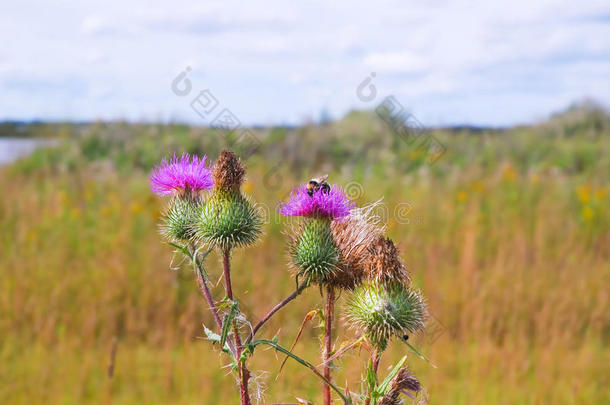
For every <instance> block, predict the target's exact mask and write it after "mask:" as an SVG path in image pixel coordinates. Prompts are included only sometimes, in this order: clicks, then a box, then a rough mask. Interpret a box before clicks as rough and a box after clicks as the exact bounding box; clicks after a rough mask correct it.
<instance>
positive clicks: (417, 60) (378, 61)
mask: <svg viewBox="0 0 610 405" xmlns="http://www.w3.org/2000/svg"><path fill="white" fill-rule="evenodd" d="M364 65H365V66H367V67H369V68H371V69H373V70H376V71H380V72H385V73H418V72H423V71H425V70H426V69H427V68H428V67H429V64H428V63H427V62H426V60H425V59H424V58H423V57H422V56H421V55H418V54H416V53H414V52H408V51H402V52H376V53H371V54H369V55H367V56H366V57H365V58H364Z"/></svg>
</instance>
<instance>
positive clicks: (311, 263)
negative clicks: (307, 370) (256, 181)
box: [281, 185, 354, 405]
mask: <svg viewBox="0 0 610 405" xmlns="http://www.w3.org/2000/svg"><path fill="white" fill-rule="evenodd" d="M353 206H354V203H352V202H351V201H349V200H348V198H347V197H346V196H345V193H344V192H343V190H342V189H340V188H339V187H337V186H335V185H333V186H329V188H328V189H325V188H319V189H317V190H314V191H313V192H312V191H311V190H308V189H307V186H302V187H300V188H297V189H295V190H293V191H292V194H291V195H290V199H289V200H288V202H287V203H285V204H284V206H283V207H282V211H281V212H282V214H283V215H286V216H299V217H304V221H305V222H304V223H303V224H302V225H301V227H300V229H299V230H298V231H297V232H298V233H297V234H296V235H294V236H293V237H291V243H290V253H291V256H292V260H293V265H294V266H295V268H296V269H297V279H298V277H299V276H301V275H302V276H304V277H305V279H306V282H307V283H308V284H309V283H311V282H313V283H316V284H318V285H319V286H320V291H322V288H323V287H326V301H325V304H324V339H323V348H322V362H323V364H324V378H325V379H326V380H328V381H332V379H331V364H330V363H329V359H330V357H331V355H332V351H333V349H332V323H333V315H334V307H335V287H336V286H335V283H334V282H333V281H334V280H335V279H336V275H337V273H338V272H339V268H338V267H337V265H338V264H339V259H340V255H341V253H340V251H339V248H338V246H337V244H336V242H335V240H334V238H333V234H332V230H331V222H333V221H337V220H341V219H343V218H345V217H346V216H348V215H349V213H350V209H351V208H352V207H353ZM323 391H324V404H325V405H329V404H330V401H331V396H330V395H331V394H330V387H329V386H328V385H327V384H325V385H324V386H323Z"/></svg>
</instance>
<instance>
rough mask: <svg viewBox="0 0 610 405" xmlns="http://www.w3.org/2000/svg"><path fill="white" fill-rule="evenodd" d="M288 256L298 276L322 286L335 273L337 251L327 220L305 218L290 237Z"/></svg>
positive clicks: (337, 258) (337, 257) (337, 260)
mask: <svg viewBox="0 0 610 405" xmlns="http://www.w3.org/2000/svg"><path fill="white" fill-rule="evenodd" d="M290 254H291V257H292V263H293V265H294V266H295V267H296V269H297V272H298V274H300V275H303V276H305V277H306V279H307V280H309V281H310V282H314V283H318V284H323V283H325V282H326V281H327V280H329V279H330V278H331V277H332V276H333V274H334V273H335V272H336V271H337V267H336V266H337V263H338V262H339V251H338V250H337V246H336V245H335V242H334V240H333V235H332V232H331V230H330V220H329V219H328V218H307V219H306V220H305V223H304V224H302V225H301V227H300V230H298V231H297V233H296V236H292V237H291V242H290Z"/></svg>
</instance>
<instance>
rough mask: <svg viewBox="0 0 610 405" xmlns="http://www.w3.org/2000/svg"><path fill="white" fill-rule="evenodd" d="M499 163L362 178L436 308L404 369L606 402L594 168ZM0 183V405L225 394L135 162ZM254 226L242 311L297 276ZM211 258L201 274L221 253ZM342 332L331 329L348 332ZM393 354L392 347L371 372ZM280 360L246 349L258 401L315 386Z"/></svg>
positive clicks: (435, 388) (240, 280)
mask: <svg viewBox="0 0 610 405" xmlns="http://www.w3.org/2000/svg"><path fill="white" fill-rule="evenodd" d="M497 167H498V168H497V169H494V170H483V169H481V168H479V167H468V166H467V167H465V168H461V169H456V171H455V173H453V174H451V175H450V176H448V177H447V178H440V179H439V178H435V177H432V176H427V175H426V174H425V173H420V174H417V173H414V174H411V175H405V176H400V177H397V176H394V177H393V178H388V176H377V175H375V174H369V175H366V176H363V181H362V184H363V186H364V190H365V194H364V195H363V196H361V197H360V198H359V203H360V204H364V203H366V202H371V201H375V200H377V199H378V198H379V197H381V196H385V200H384V201H385V203H386V204H387V206H388V209H389V212H390V215H389V217H388V218H387V225H388V233H389V235H390V236H391V237H392V238H393V239H394V240H395V241H397V244H398V247H399V248H400V250H401V252H402V253H403V256H404V259H405V263H406V264H407V268H408V269H409V270H410V271H411V274H412V277H413V282H414V284H415V285H417V286H419V287H420V288H422V290H423V292H424V294H425V295H426V296H427V298H428V301H429V304H430V310H431V313H432V314H433V315H434V317H435V320H434V322H433V325H432V327H431V329H430V330H429V332H428V334H427V335H423V336H418V337H415V341H416V342H417V343H418V345H419V346H420V347H421V348H422V350H423V351H424V352H425V353H426V354H427V355H428V356H429V357H430V358H431V359H432V361H433V362H434V363H435V364H436V365H438V368H437V369H434V368H432V367H430V365H429V364H427V363H425V362H423V361H421V360H418V359H417V358H415V357H414V356H411V359H410V364H411V366H412V368H413V370H414V371H415V372H416V375H418V376H419V377H420V379H421V381H422V383H423V385H424V386H425V388H426V390H427V391H428V394H429V402H430V403H431V404H545V403H561V404H596V403H597V404H602V403H608V400H610V390H609V388H608V386H609V381H608V375H609V373H608V371H609V369H608V364H610V350H609V348H608V333H609V326H610V322H609V318H608V314H609V313H610V305H609V302H608V286H609V285H610V229H609V226H608V224H609V223H610V213H609V207H610V196H609V194H610V184H609V183H608V178H607V173H606V174H604V173H597V174H596V175H595V176H589V178H586V179H583V178H578V177H573V176H569V175H562V174H554V173H552V172H548V171H547V172H540V173H520V172H519V171H517V170H516V169H515V168H514V166H513V164H512V162H510V161H507V162H504V164H501V165H498V166H497ZM264 173H265V170H264V169H263V167H261V166H255V167H253V168H251V171H250V172H249V174H248V179H249V180H248V181H247V183H246V184H245V189H246V190H247V191H248V192H249V193H251V194H252V195H253V197H254V198H255V199H256V200H257V201H259V202H264V203H266V204H268V206H269V207H271V209H273V207H274V204H275V202H276V201H277V199H279V198H282V197H283V196H285V194H286V193H287V191H288V190H289V188H290V186H291V185H292V182H291V181H289V179H287V178H284V183H283V187H281V188H280V189H278V190H268V189H266V188H265V186H264V185H263V183H262V179H263V176H264ZM332 175H333V176H334V179H333V180H334V181H337V182H342V181H343V182H347V181H349V178H348V177H347V176H346V177H344V178H340V176H339V175H338V174H335V173H333V174H332ZM0 189H1V190H2V198H1V199H0V230H1V232H0V235H1V236H0V237H1V239H0V257H1V261H0V272H1V274H2V278H1V279H0V290H1V291H2V293H0V314H1V316H0V336H1V338H0V342H1V343H0V345H1V347H0V364H2V366H0V381H2V383H1V384H0V403H11V404H12V403H15V404H19V403H48V404H55V403H62V404H67V403H114V404H129V403H158V404H165V403H177V404H180V403H195V402H197V403H204V404H224V403H235V402H236V400H237V397H238V392H237V390H236V389H235V386H234V384H233V381H232V380H231V377H230V376H228V375H227V371H226V370H221V371H219V369H218V366H219V365H221V360H220V358H219V355H218V353H217V352H216V351H215V350H213V349H212V347H211V344H210V343H209V342H207V341H205V340H203V339H201V336H202V335H203V333H202V328H201V324H202V323H206V324H207V325H212V322H211V318H210V316H209V314H208V313H207V311H206V307H205V303H204V300H203V299H202V297H201V296H200V295H199V293H198V290H197V287H196V284H195V281H194V278H193V274H192V273H191V270H190V269H189V268H188V266H183V268H182V269H180V270H179V271H173V270H171V269H170V261H171V260H172V251H171V249H170V248H169V247H168V246H164V245H163V244H162V242H161V238H160V236H159V235H158V233H157V229H156V222H157V219H158V217H159V213H160V210H161V207H162V202H161V201H160V200H159V199H157V198H156V197H153V196H151V195H150V192H149V190H148V183H147V180H146V177H145V175H144V174H143V173H139V174H133V175H130V176H121V177H119V176H118V175H116V174H114V172H112V171H110V172H109V173H105V174H103V175H100V174H99V173H98V172H96V171H93V170H91V171H88V170H87V171H82V172H80V173H79V174H57V173H55V174H45V173H38V174H32V175H28V176H26V175H21V174H19V173H17V172H13V171H8V170H5V171H4V172H3V173H0ZM400 203H408V204H409V207H410V210H409V212H408V214H407V217H408V223H405V222H406V221H404V220H403V221H399V220H397V219H396V217H395V216H394V215H392V214H393V213H394V210H395V208H396V207H400V205H398V204H400ZM265 230H266V235H265V237H264V240H263V241H262V242H260V243H259V244H257V245H256V246H255V247H253V248H251V249H249V250H248V251H247V252H246V251H240V252H237V253H236V254H235V257H234V260H235V261H234V263H235V264H234V276H233V279H234V283H235V287H234V289H235V291H236V292H239V297H240V298H241V300H242V305H241V306H242V308H245V309H246V310H247V312H248V314H249V316H250V319H252V320H256V319H258V317H259V316H261V315H262V314H263V313H264V312H265V311H266V310H267V309H268V308H270V307H271V306H272V305H273V304H274V303H275V302H277V301H279V300H280V299H281V298H283V297H284V296H285V295H287V294H288V293H290V292H291V291H292V290H291V289H293V288H294V285H295V283H294V280H293V279H291V277H290V274H289V272H288V270H287V267H286V258H285V251H284V240H283V239H282V235H281V230H282V226H281V224H275V223H274V224H269V225H267V226H266V229H265ZM173 265H174V266H178V265H179V263H178V262H177V259H176V260H174V262H173ZM207 266H208V269H209V271H210V273H211V274H212V278H213V279H214V280H215V279H216V277H218V276H219V274H220V272H219V263H218V258H217V257H215V256H214V257H211V258H210V259H208V262H207ZM216 292H217V294H218V295H217V297H221V295H220V294H221V293H220V289H218V290H217V291H216ZM320 305H321V304H320V297H319V292H318V291H316V289H315V288H312V289H309V290H308V291H307V292H306V293H305V294H304V295H303V296H302V297H299V299H298V300H297V301H296V303H295V304H293V305H292V306H289V307H287V308H286V309H285V310H283V311H282V312H280V313H279V314H278V316H277V317H276V318H275V319H274V321H273V322H271V323H270V324H269V325H268V326H267V327H266V328H265V329H264V331H263V335H266V336H268V337H272V336H273V335H275V334H276V333H277V334H278V336H279V339H280V342H282V343H284V344H285V345H289V343H290V342H291V341H292V339H293V338H294V335H295V333H296V330H297V329H298V326H299V324H300V322H301V320H302V318H303V316H304V315H305V314H306V313H307V312H308V311H309V310H311V309H312V308H316V307H319V306H320ZM338 307H339V308H341V304H339V305H338ZM318 332H319V330H317V329H316V328H314V327H312V328H309V329H307V330H306V336H305V337H304V339H303V340H302V341H301V342H300V343H299V344H298V345H297V347H296V351H297V353H299V354H301V355H303V356H304V357H306V358H308V359H311V360H312V361H314V362H315V361H317V359H318V358H319V356H318V353H317V350H316V345H317V334H318ZM341 333H342V337H341V338H340V339H339V340H340V341H341V340H344V339H347V337H348V336H349V335H350V332H349V331H346V330H345V329H344V328H342V329H341ZM115 338H116V339H118V346H117V347H118V349H117V356H116V368H115V374H114V377H113V378H112V379H110V378H108V377H107V367H108V362H109V357H110V352H111V348H112V342H113V340H114V339H115ZM257 350H259V351H262V350H261V349H257ZM406 352H407V351H406V348H405V347H404V346H401V345H400V343H395V344H394V345H393V346H392V348H391V350H390V351H389V352H388V354H387V355H386V356H385V357H384V360H383V361H382V366H381V370H385V369H386V367H389V366H390V365H391V362H392V361H396V360H397V359H399V358H400V356H401V355H402V354H403V353H406ZM281 360H282V359H281V357H280V356H279V355H278V356H277V357H276V356H275V355H273V354H272V352H268V353H265V355H261V352H257V353H255V357H254V359H253V362H252V369H253V370H265V371H267V372H269V374H268V375H267V376H266V379H265V380H264V381H265V382H266V383H267V384H268V386H269V387H268V390H267V396H266V398H267V400H269V401H277V402H294V397H295V396H299V397H306V398H311V399H315V398H317V395H318V393H319V388H320V386H319V384H318V381H317V380H316V379H315V378H313V377H311V376H310V374H308V372H307V370H305V369H302V368H299V367H298V366H297V365H295V364H293V363H290V362H289V363H288V365H287V368H286V369H285V370H284V371H283V373H282V375H281V376H280V378H279V379H278V381H275V375H276V372H277V370H278V368H279V364H280V363H281ZM364 362H365V356H364V353H361V354H358V353H357V352H354V353H352V354H350V355H348V356H346V357H345V359H344V360H343V361H342V363H341V365H342V366H343V367H342V370H341V371H340V372H339V373H338V374H337V379H336V380H337V381H338V382H339V384H342V385H343V383H344V381H345V379H346V378H348V380H349V381H351V383H350V388H352V389H357V388H358V387H357V385H358V383H357V381H358V379H359V376H360V373H361V372H362V369H363V368H362V366H363V365H364Z"/></svg>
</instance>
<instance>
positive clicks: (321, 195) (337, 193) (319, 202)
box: [281, 185, 355, 219]
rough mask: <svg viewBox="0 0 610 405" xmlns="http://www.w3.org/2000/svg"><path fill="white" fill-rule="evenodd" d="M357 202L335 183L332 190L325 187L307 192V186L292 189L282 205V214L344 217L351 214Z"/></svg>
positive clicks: (331, 217)
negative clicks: (311, 192) (310, 192)
mask: <svg viewBox="0 0 610 405" xmlns="http://www.w3.org/2000/svg"><path fill="white" fill-rule="evenodd" d="M354 205H355V203H353V202H351V201H350V200H349V199H348V198H347V197H346V195H345V193H344V192H343V189H341V188H340V187H337V186H335V185H333V186H332V187H331V189H330V191H326V190H323V189H320V190H316V191H314V193H313V195H311V196H310V195H309V194H308V193H307V186H301V187H299V188H295V189H293V190H292V193H291V194H290V199H289V200H288V202H286V203H285V204H283V205H282V210H281V213H282V215H285V216H289V217H328V218H330V219H337V218H343V217H346V216H348V215H349V212H350V209H351V208H353V207H354Z"/></svg>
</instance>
